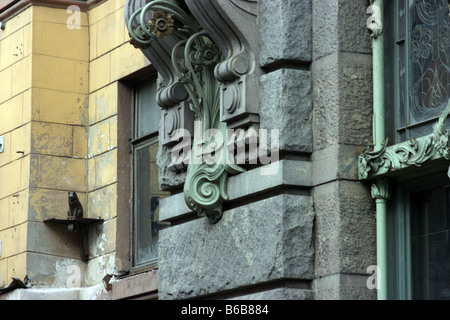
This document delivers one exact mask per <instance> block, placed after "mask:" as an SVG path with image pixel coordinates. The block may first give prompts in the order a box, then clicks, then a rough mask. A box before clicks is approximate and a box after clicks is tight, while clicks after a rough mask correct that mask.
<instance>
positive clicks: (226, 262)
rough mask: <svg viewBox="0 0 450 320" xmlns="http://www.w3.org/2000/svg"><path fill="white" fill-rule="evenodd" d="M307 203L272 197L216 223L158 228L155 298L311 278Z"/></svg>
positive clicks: (227, 213) (295, 198)
mask: <svg viewBox="0 0 450 320" xmlns="http://www.w3.org/2000/svg"><path fill="white" fill-rule="evenodd" d="M311 200H312V199H311V197H309V196H296V195H278V196H274V197H272V198H268V199H264V200H261V201H258V202H254V203H251V204H249V205H244V206H241V207H238V208H235V209H231V210H227V211H225V212H224V214H223V217H222V219H221V220H220V221H219V222H218V223H216V224H211V223H210V222H209V221H208V219H206V218H205V219H198V220H194V221H191V222H187V223H185V224H181V225H177V226H174V227H170V228H168V229H164V230H163V231H162V232H161V234H160V240H159V241H160V242H159V298H160V299H183V298H189V297H198V296H202V295H207V294H213V293H219V292H223V291H229V290H233V289H237V288H240V287H246V286H251V285H255V284H261V283H267V282H270V281H274V280H280V279H312V277H313V273H314V269H313V267H314V248H313V247H314V245H313V221H314V211H313V207H312V201H311ZM262 248H263V249H262ZM224 266H226V268H224Z"/></svg>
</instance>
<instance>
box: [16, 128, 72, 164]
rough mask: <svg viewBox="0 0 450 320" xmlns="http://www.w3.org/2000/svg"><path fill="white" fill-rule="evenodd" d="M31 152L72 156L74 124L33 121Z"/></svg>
mask: <svg viewBox="0 0 450 320" xmlns="http://www.w3.org/2000/svg"><path fill="white" fill-rule="evenodd" d="M16 148H17V150H23V149H19V148H18V146H17V147H16ZM27 151H28V150H27ZM31 152H32V153H37V154H47V155H55V156H62V157H71V156H72V152H73V139H72V126H68V125H62V124H53V123H43V122H32V123H31Z"/></svg>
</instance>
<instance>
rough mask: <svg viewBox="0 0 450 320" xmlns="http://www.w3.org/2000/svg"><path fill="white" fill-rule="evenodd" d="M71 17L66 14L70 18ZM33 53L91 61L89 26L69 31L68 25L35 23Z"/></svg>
mask: <svg viewBox="0 0 450 320" xmlns="http://www.w3.org/2000/svg"><path fill="white" fill-rule="evenodd" d="M69 16H70V15H68V14H66V17H67V18H68V17H69ZM32 32H33V40H34V41H33V45H34V47H33V53H36V54H43V55H48V56H54V57H60V58H67V59H72V60H81V61H88V60H89V37H88V36H89V33H88V27H87V26H83V27H81V26H80V29H76V28H74V29H69V28H68V27H67V25H66V21H64V24H60V23H50V22H38V21H36V22H34V23H33V31H32Z"/></svg>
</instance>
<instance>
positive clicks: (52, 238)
mask: <svg viewBox="0 0 450 320" xmlns="http://www.w3.org/2000/svg"><path fill="white" fill-rule="evenodd" d="M28 225H29V228H30V229H31V230H33V229H34V230H36V231H35V234H36V235H35V237H30V242H31V243H30V246H32V247H30V248H29V250H32V251H35V252H39V253H44V254H49V255H55V256H60V257H66V258H71V259H80V248H79V238H78V237H79V236H78V234H77V233H72V232H69V231H68V230H67V226H66V225H65V224H61V225H59V224H51V225H49V224H46V223H43V222H28ZM30 270H33V269H30Z"/></svg>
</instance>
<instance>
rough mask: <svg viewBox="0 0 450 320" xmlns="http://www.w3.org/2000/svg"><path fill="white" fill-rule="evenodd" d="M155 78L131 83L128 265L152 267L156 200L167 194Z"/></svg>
mask: <svg viewBox="0 0 450 320" xmlns="http://www.w3.org/2000/svg"><path fill="white" fill-rule="evenodd" d="M155 97H156V76H151V77H148V78H146V79H144V80H141V81H139V82H137V83H135V85H134V88H133V138H132V140H131V149H132V150H131V152H132V155H133V170H132V171H133V173H132V180H133V183H132V187H133V210H132V212H133V214H132V228H133V232H132V235H133V241H132V249H131V252H132V265H133V267H134V268H136V267H142V266H149V265H154V264H155V263H156V261H157V258H158V233H159V230H161V229H162V228H163V227H164V224H162V223H161V222H159V210H158V207H159V199H161V198H162V197H165V196H166V195H167V193H166V192H162V191H160V190H159V184H158V167H157V164H156V155H157V152H158V124H159V119H160V117H161V116H160V108H159V106H158V105H157V104H156V100H155Z"/></svg>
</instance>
